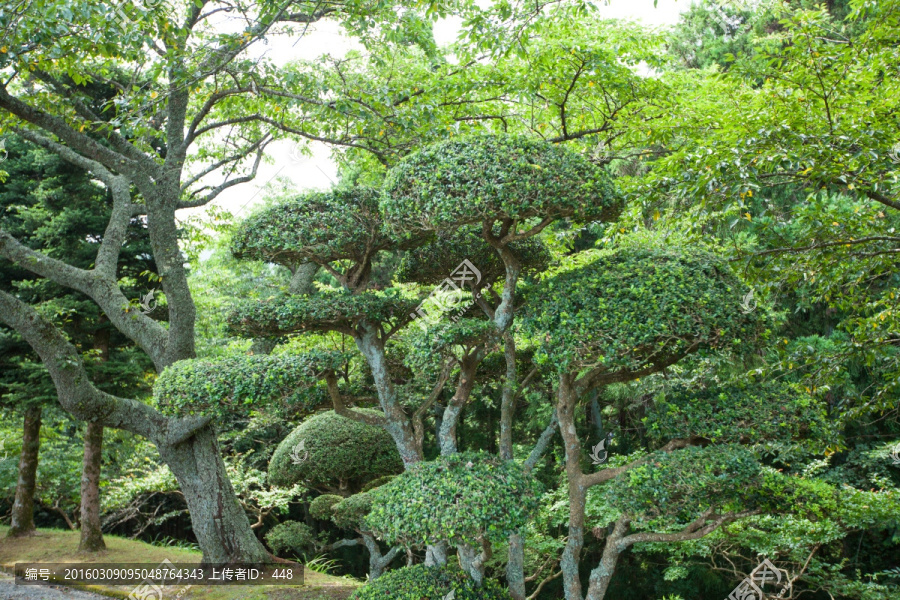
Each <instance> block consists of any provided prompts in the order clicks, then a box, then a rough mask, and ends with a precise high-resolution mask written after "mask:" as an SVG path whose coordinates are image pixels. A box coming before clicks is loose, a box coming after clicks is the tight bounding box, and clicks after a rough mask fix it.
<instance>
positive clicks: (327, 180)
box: [191, 0, 691, 216]
mask: <svg viewBox="0 0 900 600" xmlns="http://www.w3.org/2000/svg"><path fill="white" fill-rule="evenodd" d="M690 3H691V0H681V1H680V2H679V1H678V0H658V3H657V6H656V7H654V6H653V0H611V1H610V2H609V3H605V4H601V6H600V12H601V14H603V15H604V16H606V17H609V18H616V19H631V20H635V21H639V22H641V23H643V24H645V25H648V26H665V25H671V24H674V23H675V22H676V21H677V20H678V16H679V14H680V13H681V11H684V10H687V9H688V8H689V7H690ZM459 25H460V21H459V19H456V18H450V19H443V20H441V21H439V22H438V23H437V24H436V25H435V30H434V37H435V41H436V42H437V43H438V45H443V44H447V43H449V42H451V41H453V40H454V39H455V38H456V34H457V31H458V29H459ZM352 46H353V43H352V40H350V39H349V38H347V37H346V36H344V35H342V32H341V30H340V28H339V26H338V25H337V24H336V23H333V22H325V23H318V24H315V25H313V26H311V27H310V31H309V32H307V33H306V35H304V36H303V37H302V38H301V39H299V40H290V39H287V38H284V39H275V40H271V41H270V43H269V44H268V45H261V46H258V48H257V52H258V53H259V54H263V53H264V54H266V55H267V56H268V57H269V58H270V59H271V60H272V61H273V62H275V63H277V64H284V63H285V62H288V61H290V60H295V59H298V58H304V59H313V58H316V57H317V56H320V55H322V54H325V53H328V54H331V55H332V56H336V55H341V54H343V53H345V52H346V51H347V50H349V49H350V48H351V47H352ZM309 148H310V150H312V156H304V155H303V154H302V153H300V152H298V151H297V149H296V148H295V147H294V145H293V144H292V143H291V142H289V141H279V142H275V143H273V144H271V145H270V146H269V147H268V149H267V151H266V156H267V159H268V160H266V161H264V162H263V163H262V164H260V166H259V171H258V172H257V176H256V179H255V180H254V181H252V182H249V183H244V184H241V185H237V186H235V187H233V188H231V189H229V190H226V191H225V192H223V193H222V194H221V195H220V196H219V197H218V198H217V199H216V201H215V204H216V205H217V206H220V207H222V208H225V209H227V210H229V211H230V212H232V213H233V214H234V215H235V216H245V215H246V214H247V213H248V212H249V211H250V210H251V209H252V208H253V206H254V205H255V204H256V203H257V202H259V201H260V200H261V199H262V197H263V195H264V192H263V188H265V186H266V184H267V183H269V182H270V181H273V180H275V178H276V177H284V178H287V179H289V180H290V181H291V182H292V183H293V184H294V185H295V186H296V188H297V190H298V191H300V190H305V189H325V188H328V187H329V186H331V185H332V182H333V181H336V180H337V169H336V168H335V164H334V162H333V161H332V160H331V158H330V149H329V147H328V146H326V145H325V144H322V143H318V142H313V143H311V144H310V145H309ZM204 211H205V209H200V212H204ZM191 212H194V211H191Z"/></svg>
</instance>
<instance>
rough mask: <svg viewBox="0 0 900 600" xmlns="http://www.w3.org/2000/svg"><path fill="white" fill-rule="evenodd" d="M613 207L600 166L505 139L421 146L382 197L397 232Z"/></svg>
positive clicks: (394, 173) (537, 143) (594, 215)
mask: <svg viewBox="0 0 900 600" xmlns="http://www.w3.org/2000/svg"><path fill="white" fill-rule="evenodd" d="M618 206H619V203H618V201H617V199H616V195H615V192H614V188H613V185H612V182H611V180H610V178H609V176H608V175H607V174H606V173H605V171H603V169H602V168H600V167H598V166H596V165H594V164H592V163H591V162H590V161H588V160H587V159H586V158H585V157H584V156H582V155H580V154H577V153H575V152H573V151H572V150H570V149H568V148H566V147H563V146H559V145H554V144H551V143H548V142H545V141H542V140H537V139H533V138H527V137H522V136H512V135H478V136H464V137H461V138H453V139H451V140H447V141H444V142H439V143H437V144H432V145H430V146H426V147H425V148H423V149H422V150H419V151H417V152H414V153H412V154H410V155H408V156H406V157H405V158H403V160H401V161H400V162H399V163H397V165H396V166H394V167H393V168H392V169H391V170H390V171H389V172H388V174H387V177H386V178H385V183H384V194H383V196H382V200H381V209H382V213H383V214H384V216H385V221H386V223H387V224H388V226H390V227H392V228H393V229H394V230H395V231H397V232H398V233H408V232H415V231H420V230H425V231H431V230H438V231H441V230H445V231H446V230H453V229H456V228H458V227H460V226H462V225H468V224H472V223H481V222H483V221H484V220H491V221H493V220H496V219H504V218H509V219H515V220H519V221H521V220H523V219H527V218H529V217H544V216H569V215H573V216H575V217H577V218H579V219H584V220H589V219H601V218H602V219H612V218H614V217H615V216H616V215H617V214H618Z"/></svg>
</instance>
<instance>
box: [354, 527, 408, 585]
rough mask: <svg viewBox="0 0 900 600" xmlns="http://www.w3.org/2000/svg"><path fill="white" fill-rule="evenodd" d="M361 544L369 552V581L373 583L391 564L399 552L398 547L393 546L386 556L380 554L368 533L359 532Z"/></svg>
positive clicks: (376, 544) (373, 539) (379, 549)
mask: <svg viewBox="0 0 900 600" xmlns="http://www.w3.org/2000/svg"><path fill="white" fill-rule="evenodd" d="M360 535H361V536H362V540H363V544H365V546H366V549H367V550H368V551H369V580H370V581H375V580H376V579H378V578H379V577H381V576H382V574H384V570H385V569H386V568H387V567H388V565H390V564H391V561H392V560H394V557H396V556H397V554H398V553H399V552H400V546H394V547H393V548H391V549H390V550H388V551H387V553H386V554H382V553H381V548H379V547H378V542H377V541H376V540H375V538H374V537H373V536H372V534H370V533H368V532H361V533H360Z"/></svg>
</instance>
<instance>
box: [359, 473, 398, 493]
mask: <svg viewBox="0 0 900 600" xmlns="http://www.w3.org/2000/svg"><path fill="white" fill-rule="evenodd" d="M394 477H396V475H385V476H384V477H379V478H378V479H373V480H372V481H370V482H369V483H367V484H366V485H364V486H363V488H362V491H364V492H371V491H372V490H374V489H375V488H377V487H381V486H383V485H384V484H386V483H390V482H391V481H393V480H394Z"/></svg>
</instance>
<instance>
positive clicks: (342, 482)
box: [269, 409, 403, 493]
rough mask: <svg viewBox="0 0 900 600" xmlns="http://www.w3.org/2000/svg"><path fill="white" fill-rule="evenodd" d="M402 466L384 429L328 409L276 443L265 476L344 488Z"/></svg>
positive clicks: (325, 487) (349, 489)
mask: <svg viewBox="0 0 900 600" xmlns="http://www.w3.org/2000/svg"><path fill="white" fill-rule="evenodd" d="M355 410H359V411H362V412H368V413H370V414H372V415H381V414H382V413H381V412H380V411H376V410H370V409H355ZM402 470H403V461H402V460H401V459H400V453H399V452H397V448H396V446H395V445H394V440H393V439H392V438H391V436H390V435H389V434H388V433H387V431H385V430H384V429H383V428H381V427H374V426H372V425H366V424H364V423H359V422H357V421H354V420H352V419H348V418H345V417H342V416H340V415H338V414H335V412H334V411H328V412H323V413H319V414H316V415H313V416H312V417H310V418H308V419H307V420H305V421H304V422H303V423H302V424H301V425H300V426H299V427H297V428H296V429H295V430H294V431H292V432H291V434H290V435H288V436H287V437H286V438H285V439H284V440H283V441H282V442H281V444H279V445H278V448H276V450H275V453H274V454H273V455H272V460H271V461H270V462H269V481H270V482H271V483H272V484H273V485H277V486H282V487H287V486H290V485H294V484H295V483H302V484H304V485H306V486H308V487H311V488H314V489H322V490H329V491H340V492H341V493H348V492H353V491H356V490H358V489H359V488H361V487H362V486H363V485H364V484H365V483H367V482H369V481H371V480H373V479H376V478H378V477H383V476H384V475H391V474H394V473H400V472H401V471H402Z"/></svg>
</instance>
